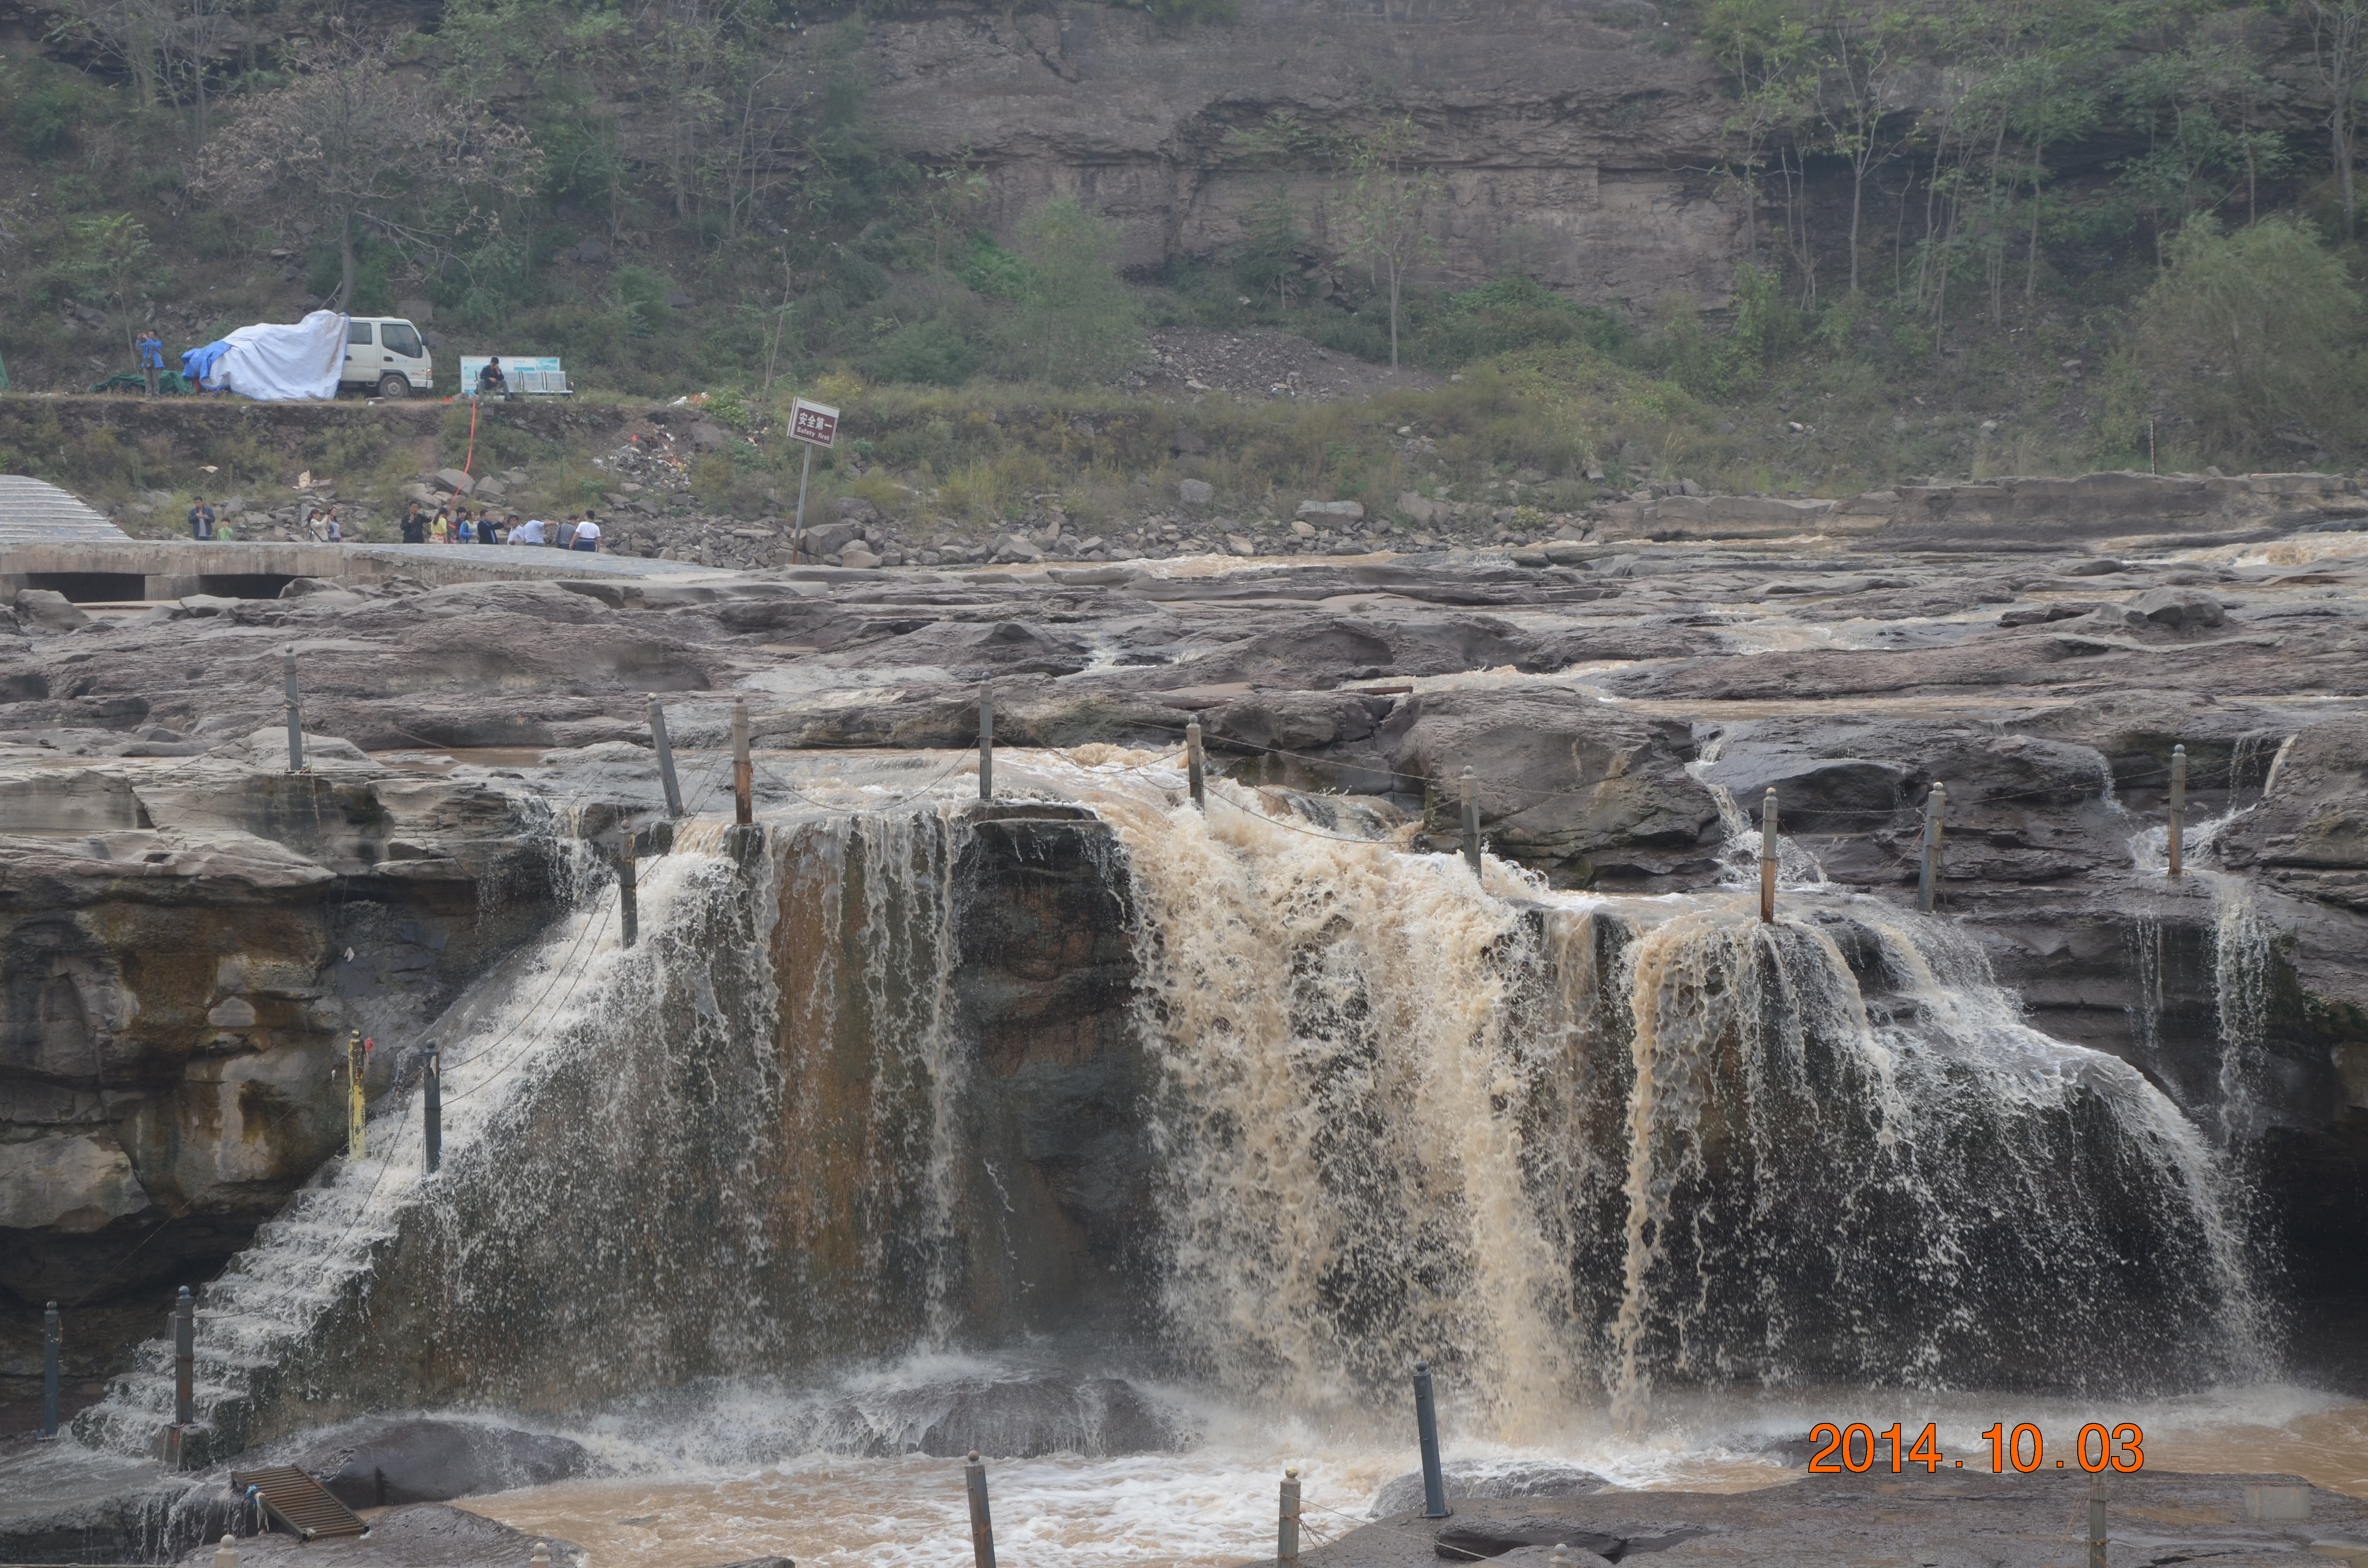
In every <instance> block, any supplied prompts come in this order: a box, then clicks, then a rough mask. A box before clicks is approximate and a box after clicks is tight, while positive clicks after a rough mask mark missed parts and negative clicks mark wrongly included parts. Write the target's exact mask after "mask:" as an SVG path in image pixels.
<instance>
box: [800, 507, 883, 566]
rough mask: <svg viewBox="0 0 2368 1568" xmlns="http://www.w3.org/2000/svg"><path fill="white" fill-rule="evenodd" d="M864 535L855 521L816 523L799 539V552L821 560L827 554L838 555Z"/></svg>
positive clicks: (807, 557)
mask: <svg viewBox="0 0 2368 1568" xmlns="http://www.w3.org/2000/svg"><path fill="white" fill-rule="evenodd" d="M864 505H865V506H870V505H871V503H870V502H869V501H867V502H865V503H864ZM862 537H863V530H862V529H861V528H857V527H856V526H855V525H854V524H853V523H816V524H814V526H812V527H810V528H807V529H806V531H805V537H804V538H803V539H802V540H799V541H798V552H799V554H800V555H801V556H803V558H804V559H806V560H808V561H819V560H820V559H822V558H823V557H824V556H825V555H837V553H838V552H839V551H842V550H845V549H846V548H847V547H848V545H850V544H853V543H854V542H855V541H856V540H860V539H861V538H862Z"/></svg>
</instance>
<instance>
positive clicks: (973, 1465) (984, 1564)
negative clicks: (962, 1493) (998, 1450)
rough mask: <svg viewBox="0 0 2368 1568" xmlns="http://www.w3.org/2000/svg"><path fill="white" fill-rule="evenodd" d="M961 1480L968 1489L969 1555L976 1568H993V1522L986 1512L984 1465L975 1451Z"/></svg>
mask: <svg viewBox="0 0 2368 1568" xmlns="http://www.w3.org/2000/svg"><path fill="white" fill-rule="evenodd" d="M962 1479H963V1481H964V1482H965V1483H967V1484H968V1486H969V1488H970V1550H971V1555H972V1557H973V1558H974V1559H976V1561H977V1564H978V1568H995V1521H994V1519H993V1518H992V1517H990V1516H989V1515H988V1513H987V1510H986V1465H985V1462H984V1461H982V1460H980V1459H979V1457H978V1450H977V1449H972V1450H971V1451H970V1458H969V1460H967V1461H966V1462H965V1463H964V1464H963V1466H962Z"/></svg>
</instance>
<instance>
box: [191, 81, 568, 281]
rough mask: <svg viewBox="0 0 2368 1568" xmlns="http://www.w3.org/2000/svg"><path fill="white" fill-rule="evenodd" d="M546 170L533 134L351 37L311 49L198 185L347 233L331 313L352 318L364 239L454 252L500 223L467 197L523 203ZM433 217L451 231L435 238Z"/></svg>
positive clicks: (213, 148) (207, 162)
mask: <svg viewBox="0 0 2368 1568" xmlns="http://www.w3.org/2000/svg"><path fill="white" fill-rule="evenodd" d="M540 165H541V156H540V154H539V153H537V152H536V151H535V149H534V146H533V144H532V142H530V141H529V139H528V137H527V134H526V132H525V131H524V130H523V129H521V128H519V127H517V126H513V125H507V124H505V123H503V122H502V121H500V120H497V119H494V118H493V117H492V116H491V114H489V113H488V112H486V111H485V110H484V109H483V108H472V107H471V106H469V105H466V104H458V103H453V102H451V101H450V100H448V99H445V98H443V97H439V95H438V94H437V93H436V92H435V91H434V90H433V89H432V88H431V87H430V86H429V85H427V84H426V83H424V82H422V81H420V80H418V79H417V78H416V77H415V76H414V75H413V74H410V73H409V72H406V71H404V70H403V69H401V68H400V67H398V65H397V64H396V62H394V61H393V59H392V58H391V56H390V52H389V51H388V49H387V46H386V45H385V43H384V42H382V41H374V40H364V39H360V38H358V37H355V36H353V35H350V34H340V35H338V36H337V37H336V38H333V39H332V40H330V41H329V42H328V43H326V44H324V45H318V46H315V47H313V48H312V49H310V50H308V51H305V52H304V53H303V54H302V56H301V57H300V58H299V61H298V62H297V69H296V74H295V77H294V79H293V80H292V81H290V83H289V84H288V85H286V86H284V87H280V88H279V89H277V90H275V91H271V92H267V93H261V94H257V95H256V97H253V98H251V99H249V100H248V102H247V103H246V105H245V107H244V108H242V110H241V111H240V113H239V115H238V118H237V119H235V120H234V121H233V123H232V124H231V125H230V126H229V127H228V128H227V129H226V130H225V131H223V132H222V135H220V136H218V137H217V138H216V139H215V140H214V142H212V144H211V145H210V146H209V147H207V149H206V150H205V152H204V153H203V154H202V155H201V157H200V159H199V165H198V173H197V177H196V179H195V180H194V181H193V182H192V183H193V184H194V185H195V186H196V187H197V188H198V189H199V190H200V191H204V192H209V193H213V194H218V195H221V196H222V197H225V198H227V199H230V200H232V201H234V202H240V203H243V204H246V205H251V206H255V207H258V208H265V209H277V210H280V211H282V212H285V213H299V212H301V213H304V214H307V215H310V216H312V217H313V218H315V219H316V220H319V221H323V222H325V223H326V225H327V226H328V227H329V228H330V229H331V230H333V231H334V233H336V238H337V261H338V278H339V281H338V285H337V290H336V293H335V294H334V295H332V296H331V297H330V300H329V301H328V304H329V308H330V309H332V310H343V309H345V308H346V306H347V303H348V301H351V300H352V298H353V292H354V244H355V241H356V239H357V238H358V232H359V233H377V234H379V235H380V236H381V237H382V238H384V239H385V240H387V241H388V242H389V243H390V244H393V245H394V246H395V247H396V248H397V249H398V250H404V251H425V252H427V253H428V254H431V255H443V254H449V242H450V241H451V240H452V239H453V238H455V237H457V235H458V234H459V233H461V232H462V231H465V230H467V229H470V228H472V227H482V226H487V225H490V224H491V223H492V222H494V219H493V217H492V215H491V214H490V213H489V212H488V211H487V210H485V208H484V206H483V205H482V204H478V203H469V202H466V201H465V200H455V199H453V198H454V197H455V196H456V195H457V196H459V197H461V198H465V197H466V196H467V195H468V194H470V193H472V192H475V193H483V194H484V195H486V196H488V197H498V198H507V197H509V196H513V195H516V194H518V193H519V192H522V191H523V190H524V189H525V188H527V187H529V185H531V183H532V181H533V179H534V176H535V175H536V173H537V172H538V170H539V168H540ZM456 207H457V208H458V209H459V210H458V211H457V212H454V211H453V209H455V208H456ZM431 210H436V211H439V212H447V213H450V214H451V221H450V222H449V223H444V224H440V225H438V226H437V227H434V228H431V227H430V226H429V223H430V220H429V218H428V216H427V214H428V213H429V212H430V211H431Z"/></svg>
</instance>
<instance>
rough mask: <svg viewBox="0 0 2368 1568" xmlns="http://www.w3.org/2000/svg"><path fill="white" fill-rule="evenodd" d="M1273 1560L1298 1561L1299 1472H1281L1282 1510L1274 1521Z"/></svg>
mask: <svg viewBox="0 0 2368 1568" xmlns="http://www.w3.org/2000/svg"><path fill="white" fill-rule="evenodd" d="M1274 1560H1275V1561H1276V1562H1298V1561H1299V1471H1296V1470H1286V1471H1283V1472H1282V1509H1281V1516H1280V1517H1278V1518H1277V1519H1276V1521H1275V1534H1274Z"/></svg>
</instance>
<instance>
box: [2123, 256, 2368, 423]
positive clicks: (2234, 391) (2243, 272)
mask: <svg viewBox="0 0 2368 1568" xmlns="http://www.w3.org/2000/svg"><path fill="white" fill-rule="evenodd" d="M2168 254H2169V263H2170V265H2169V269H2168V270H2167V271H2166V272H2165V273H2164V274H2163V276H2162V277H2161V278H2160V279H2158V280H2157V282H2156V283H2155V285H2154V286H2153V287H2152V288H2150V289H2148V290H2146V294H2145V297H2144V298H2142V299H2141V300H2140V301H2138V307H2137V321H2136V327H2135V332H2134V334H2133V335H2132V349H2133V353H2134V359H2135V366H2136V369H2137V370H2138V371H2139V373H2140V374H2141V375H2142V376H2143V377H2144V378H2145V380H2146V382H2147V384H2148V386H2149V387H2150V388H2151V390H2152V392H2153V393H2154V394H2155V396H2156V397H2157V398H2158V399H2160V400H2161V402H2162V403H2163V404H2164V405H2166V406H2167V407H2168V408H2169V409H2170V410H2171V411H2172V412H2174V413H2175V414H2177V415H2180V417H2181V418H2183V419H2184V420H2186V421H2187V422H2189V423H2190V424H2192V426H2193V427H2194V431H2195V435H2196V438H2197V439H2198V441H2199V442H2200V443H2201V444H2202V446H2203V449H2204V451H2205V452H2206V453H2208V454H2210V455H2212V456H2214V457H2217V458H2226V459H2228V460H2232V461H2247V460H2252V459H2255V458H2259V457H2262V456H2266V455H2268V454H2269V453H2271V452H2273V451H2274V450H2275V449H2277V447H2278V445H2279V437H2281V436H2282V435H2284V434H2287V433H2289V432H2295V431H2300V432H2306V433H2307V434H2308V435H2310V436H2311V437H2315V438H2316V439H2317V440H2318V441H2320V442H2322V443H2325V444H2326V445H2328V446H2329V447H2335V448H2340V449H2345V450H2347V451H2349V450H2357V449H2359V448H2360V446H2361V444H2362V436H2363V434H2368V432H2363V430H2362V406H2363V392H2368V378H2364V377H2363V374H2362V372H2363V366H2362V354H2361V345H2362V324H2361V305H2362V301H2361V294H2360V290H2358V289H2357V288H2355V287H2354V286H2353V285H2352V282H2351V275H2350V273H2349V272H2348V270H2347V269H2346V268H2345V267H2344V265H2343V262H2342V259H2341V258H2340V257H2339V256H2336V255H2335V254H2334V253H2333V252H2331V251H2329V250H2328V248H2327V247H2326V246H2325V245H2324V244H2320V243H2319V240H2318V237H2317V234H2316V233H2313V232H2312V231H2311V229H2310V228H2309V227H2308V226H2307V225H2305V224H2304V223H2303V222H2300V221H2298V220H2296V219H2293V218H2288V217H2284V216H2273V217H2269V218H2264V219H2262V220H2261V221H2260V222H2258V223H2255V224H2253V225H2252V226H2251V227H2249V228H2244V229H2238V230H2237V231H2235V232H2234V233H2223V232H2222V231H2221V228H2220V225H2219V224H2218V223H2217V222H2214V221H2213V220H2211V219H2209V218H2201V219H2197V220H2196V221H2194V222H2191V223H2189V224H2188V225H2187V227H2186V228H2184V229H2182V230H2181V231H2180V233H2178V234H2177V235H2175V236H2173V238H2172V239H2171V241H2170V243H2169V246H2168Z"/></svg>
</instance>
